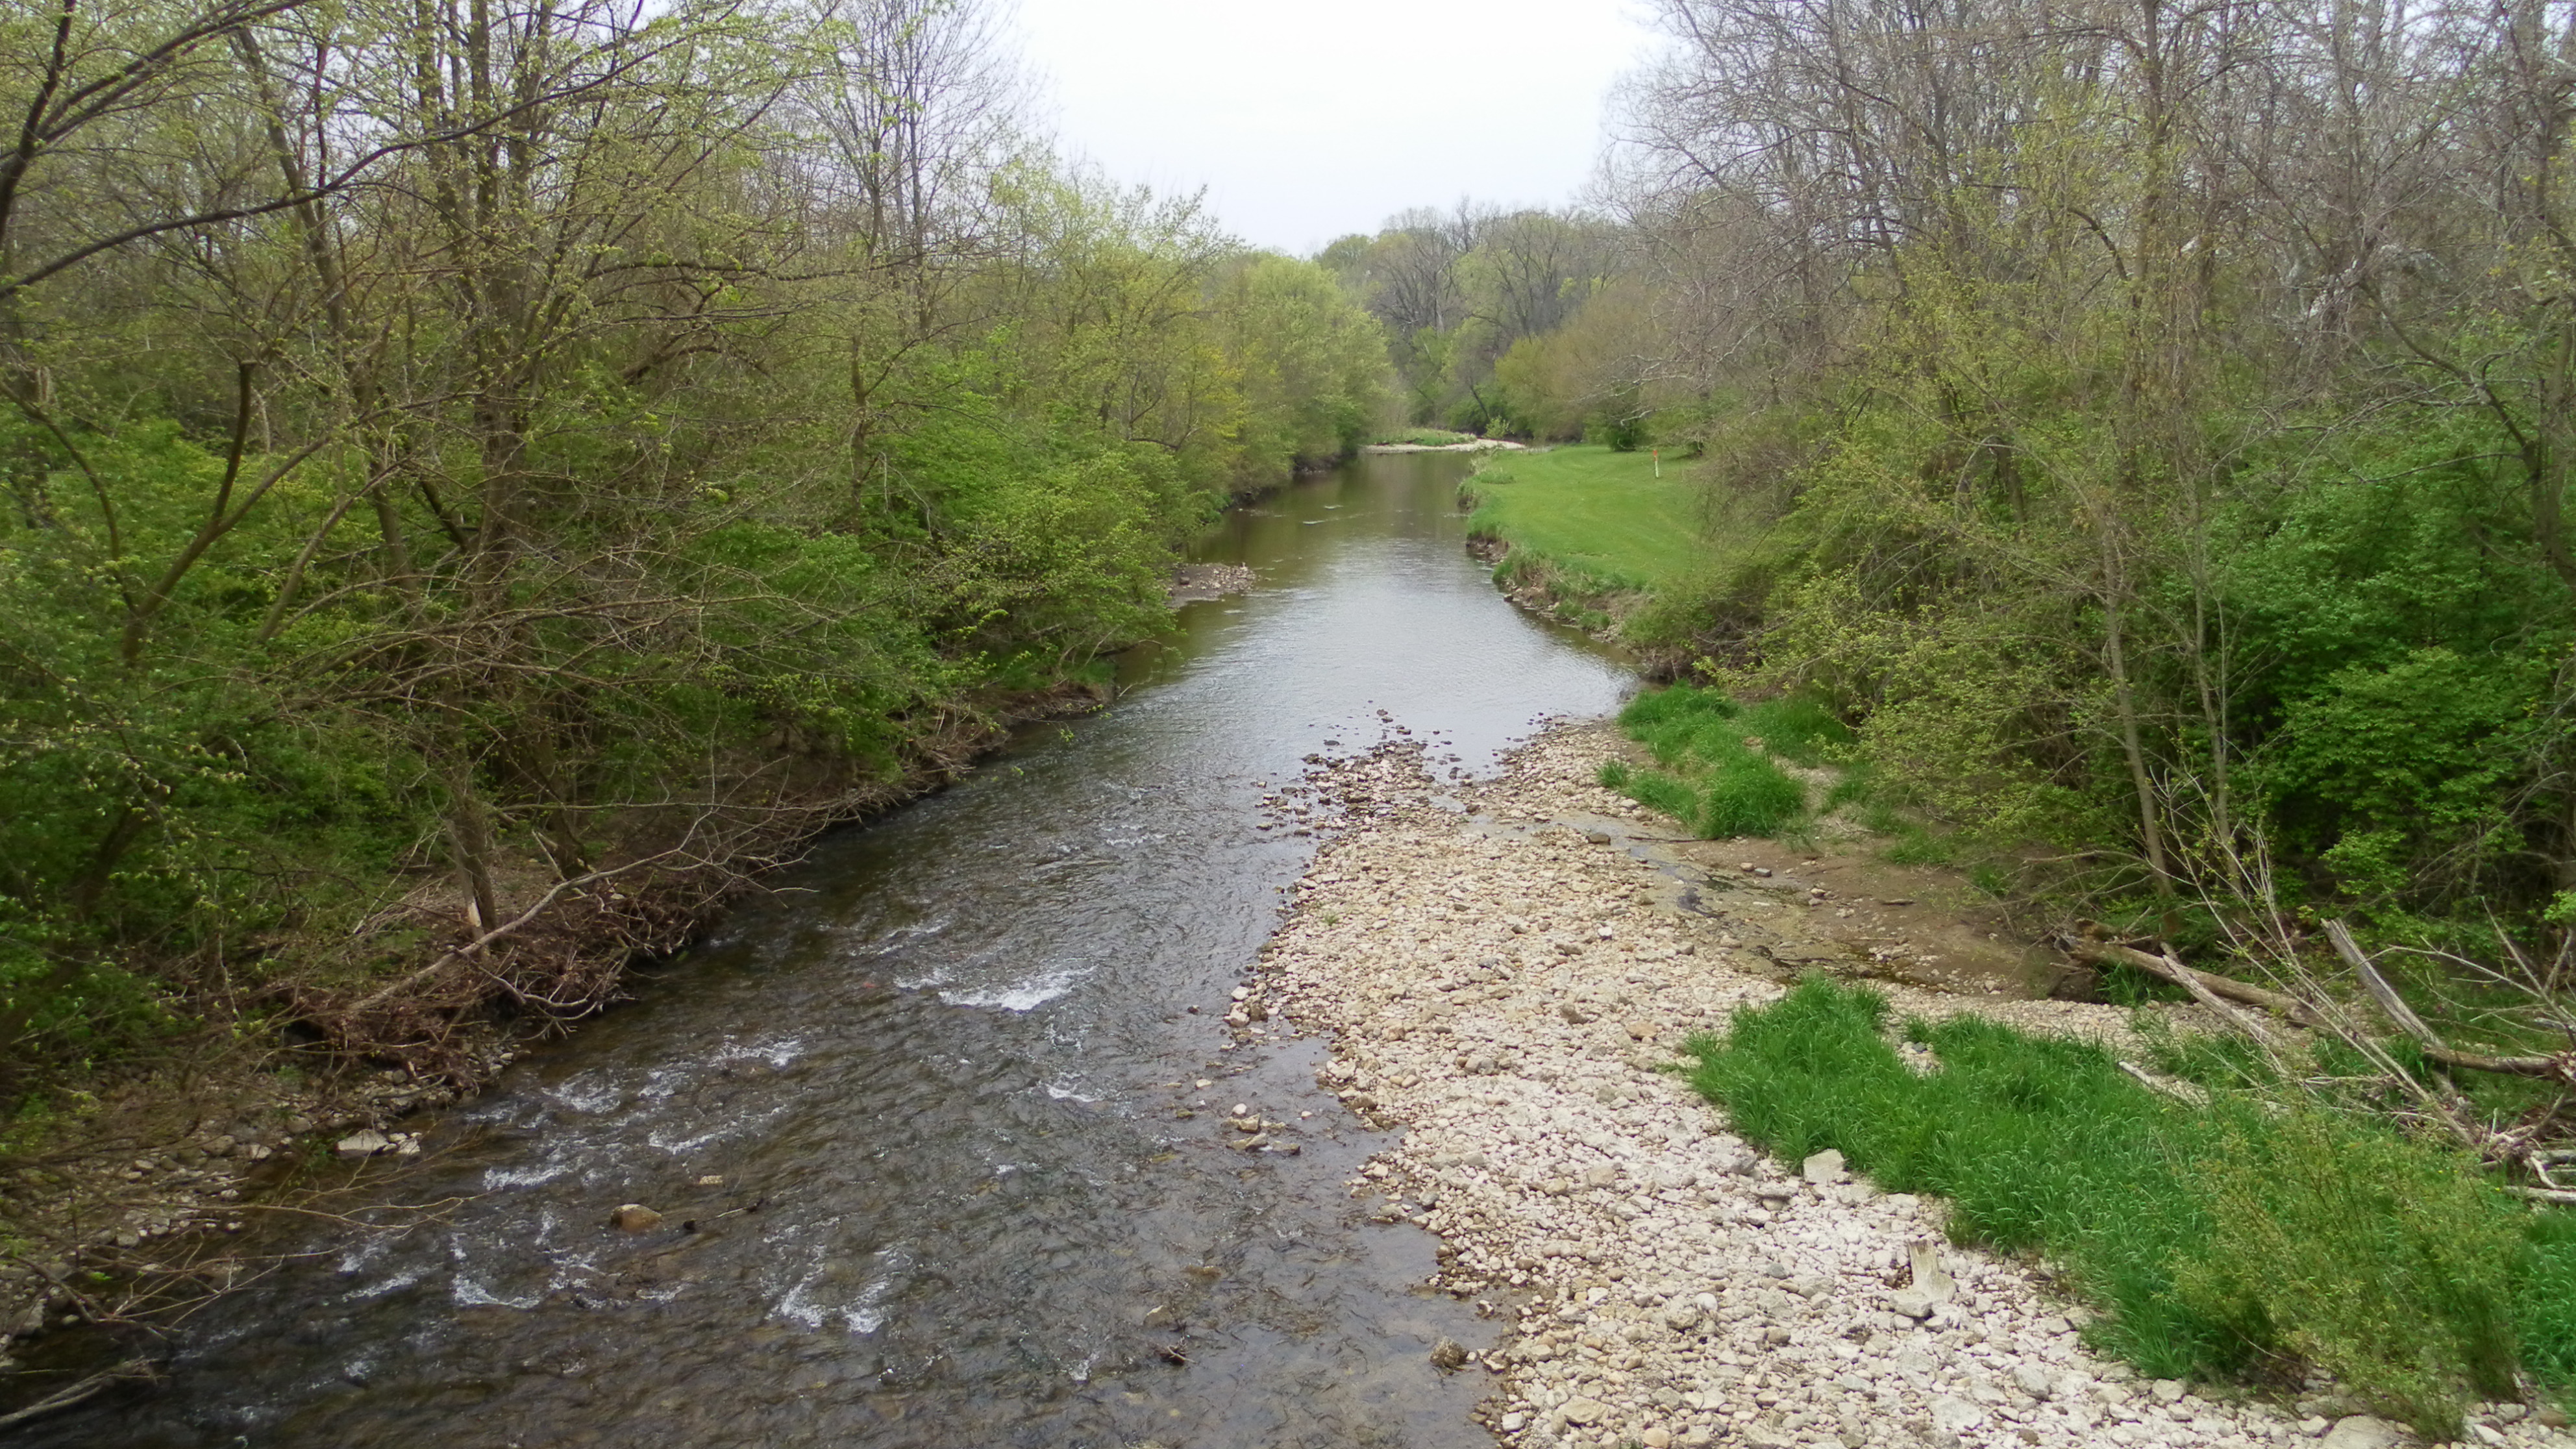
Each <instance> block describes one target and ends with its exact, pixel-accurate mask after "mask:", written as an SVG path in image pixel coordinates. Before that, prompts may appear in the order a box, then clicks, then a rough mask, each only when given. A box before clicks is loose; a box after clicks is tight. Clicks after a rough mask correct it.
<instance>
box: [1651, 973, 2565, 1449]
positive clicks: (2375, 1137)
mask: <svg viewBox="0 0 2576 1449" xmlns="http://www.w3.org/2000/svg"><path fill="white" fill-rule="evenodd" d="M1886 1016H1887V1004H1886V1001H1885V998H1883V997H1881V996H1879V995H1878V994H1877V993H1875V992H1872V991H1869V990H1867V989H1864V988H1846V987H1842V986H1838V985H1835V984H1834V983H1832V982H1830V981H1825V980H1822V979H1812V978H1811V979H1810V980H1808V981H1806V982H1804V983H1802V984H1800V985H1799V986H1798V987H1797V988H1796V989H1795V990H1794V991H1792V992H1791V993H1790V994H1789V995H1788V996H1786V997H1784V998H1783V999H1782V1000H1780V1001H1779V1002H1777V1003H1774V1004H1773V1005H1771V1006H1768V1007H1765V1008H1762V1009H1760V1010H1755V1011H1748V1012H1744V1013H1742V1014H1739V1015H1738V1016H1737V1018H1736V1021H1735V1025H1734V1029H1733V1031H1732V1032H1731V1033H1730V1034H1729V1035H1728V1036H1727V1037H1725V1038H1723V1039H1720V1038H1715V1037H1701V1038H1698V1039H1696V1040H1694V1041H1693V1042H1692V1043H1691V1045H1690V1051H1691V1053H1692V1055H1693V1056H1694V1057H1695V1058H1696V1059H1697V1065H1696V1067H1695V1069H1694V1070H1693V1072H1692V1074H1691V1080H1692V1083H1693V1085H1695V1086H1696V1087H1698V1089H1699V1090H1700V1091H1701V1092H1702V1093H1704V1094H1706V1095H1707V1096H1708V1097H1709V1098H1710V1099H1711V1100H1713V1101H1716V1102H1718V1103H1719V1104H1721V1105H1723V1106H1724V1107H1725V1108H1726V1109H1727V1111H1728V1113H1729V1114H1730V1115H1731V1116H1732V1118H1733V1119H1734V1123H1735V1126H1736V1128H1737V1130H1738V1131H1740V1132H1742V1133H1743V1134H1744V1135H1745V1136H1746V1137H1747V1138H1749V1139H1751V1140H1752V1141H1754V1142H1756V1143H1758V1144H1760V1145H1761V1146H1763V1147H1764V1148H1766V1149H1768V1150H1770V1151H1772V1152H1774V1153H1776V1154H1777V1155H1778V1156H1780V1157H1781V1158H1782V1159H1783V1160H1784V1161H1790V1162H1795V1161H1797V1160H1799V1159H1801V1158H1803V1157H1805V1156H1806V1155H1807V1154H1809V1153H1812V1152H1816V1151H1820V1150H1822V1149H1824V1148H1827V1147H1833V1148H1837V1149H1839V1150H1841V1151H1842V1153H1843V1154H1844V1155H1845V1157H1846V1158H1847V1159H1849V1161H1850V1163H1851V1165H1852V1167H1853V1168H1854V1169H1855V1170H1857V1171H1860V1172H1864V1173H1867V1174H1868V1175H1869V1176H1870V1177H1871V1178H1872V1179H1874V1180H1875V1181H1876V1182H1877V1183H1878V1185H1879V1186H1881V1187H1882V1188H1885V1189H1888V1190H1890V1191H1897V1192H1915V1193H1928V1194H1936V1195H1938V1196H1941V1197H1943V1198H1946V1199H1948V1200H1949V1202H1950V1204H1951V1214H1950V1219H1949V1226H1950V1234H1951V1236H1952V1237H1953V1238H1954V1239H1956V1240H1958V1241H1960V1242H1964V1243H1976V1244H1981V1245H1984V1246H1987V1247H1991V1248H1994V1249H1997V1250H2000V1251H2004V1252H2008V1253H2034V1254H2044V1255H2046V1256H2047V1257H2048V1258H2049V1259H2050V1260H2051V1261H2053V1262H2054V1263H2056V1264H2057V1265H2059V1267H2060V1268H2061V1270H2062V1271H2063V1273H2064V1275H2065V1277H2066V1278H2067V1280H2068V1281H2069V1283H2070V1285H2071V1286H2072V1287H2073V1288H2074V1289H2075V1291H2077V1292H2078V1293H2079V1294H2081V1295H2082V1296H2084V1297H2085V1298H2086V1299H2088V1300H2090V1301H2091V1302H2092V1303H2093V1304H2094V1305H2095V1306H2096V1307H2097V1308H2099V1309H2100V1310H2102V1316H2101V1317H2100V1318H2099V1319H2097V1320H2096V1321H2095V1322H2094V1324H2093V1325H2092V1326H2091V1328H2090V1329H2088V1334H2089V1336H2090V1337H2091V1339H2092V1341H2093V1343H2094V1345H2095V1347H2097V1348H2098V1349H2100V1350H2102V1351H2105V1352H2108V1353H2112V1354H2116V1355H2118V1356H2119V1357H2122V1358H2125V1359H2127V1360H2128V1361H2130V1362H2131V1363H2133V1364H2135V1365H2136V1366H2137V1367H2138V1368H2139V1369H2140V1370H2141V1371H2143V1372H2145V1373H2149V1374H2153V1375H2155V1376H2158V1377H2193V1378H2201V1379H2230V1378H2232V1379H2251V1380H2261V1379H2264V1378H2265V1377H2266V1376H2267V1375H2270V1374H2272V1373H2275V1372H2276V1371H2278V1370H2280V1369H2283V1368H2286V1367H2289V1366H2291V1365H2293V1364H2295V1363H2297V1362H2300V1361H2304V1362H2308V1363H2313V1364H2316V1365H2318V1366H2320V1367H2323V1368H2325V1369H2327V1370H2328V1371H2330V1372H2332V1373H2333V1374H2334V1375H2335V1376H2336V1377H2337V1378H2338V1379H2340V1380H2341V1381H2342V1382H2343V1383H2344V1384H2345V1385H2346V1386H2347V1387H2349V1388H2350V1389H2352V1390H2353V1391H2354V1392H2356V1393H2358V1394H2360V1395H2361V1396H2362V1397H2363V1398H2365V1399H2366V1400H2368V1401H2369V1402H2371V1403H2372V1404H2373V1406H2374V1407H2376V1408H2378V1409H2379V1410H2380V1411H2381V1412H2383V1413H2387V1414H2390V1415H2391V1416H2393V1417H2397V1418H2401V1419H2404V1420H2406V1421H2407V1422H2409V1423H2411V1424H2413V1425H2414V1426H2415V1427H2416V1428H2417V1429H2418V1430H2420V1431H2422V1432H2424V1433H2425V1434H2427V1435H2428V1436H2432V1437H2436V1438H2447V1437H2450V1436H2452V1435H2455V1434H2457V1433H2458V1432H2459V1429H2460V1424H2461V1414H2462V1411H2463V1409H2464V1407H2465V1405H2466V1404H2467V1403H2468V1402H2469V1401H2470V1400H2471V1399H2473V1398H2480V1399H2482V1398H2496V1397H2508V1396H2510V1395H2511V1393H2512V1392H2513V1370H2514V1368H2515V1366H2516V1364H2517V1362H2519V1363H2520V1364H2521V1366H2522V1367H2524V1368H2526V1369H2528V1370H2529V1371H2530V1372H2532V1373H2533V1374H2534V1375H2535V1376H2536V1377H2538V1378H2539V1379H2540V1380H2541V1381H2543V1382H2545V1383H2548V1384H2551V1385H2553V1386H2555V1387H2558V1388H2561V1389H2563V1388H2564V1387H2566V1386H2567V1385H2568V1384H2569V1383H2570V1382H2571V1379H2576V1226H2571V1224H2570V1221H2569V1219H2568V1217H2567V1216H2566V1215H2551V1216H2547V1217H2540V1216H2535V1215H2533V1214H2530V1213H2528V1212H2525V1211H2524V1210H2522V1209H2521V1208H2520V1207H2519V1206H2518V1205H2516V1204H2514V1203H2512V1202H2511V1201H2510V1200H2509V1199H2507V1198H2505V1197H2504V1196H2503V1195H2501V1194H2499V1193H2497V1192H2496V1191H2495V1190H2494V1189H2493V1188H2492V1187H2490V1186H2489V1185H2488V1184H2486V1183H2485V1182H2484V1181H2483V1180H2481V1179H2480V1177H2479V1176H2478V1175H2477V1173H2476V1172H2475V1170H2474V1165H2473V1164H2471V1163H2469V1162H2468V1161H2467V1160H2466V1159H2464V1158H2463V1157H2461V1156H2460V1155H2459V1154H2457V1153H2454V1152H2452V1151H2449V1150H2447V1149H2445V1148H2442V1147H2438V1146H2435V1145H2432V1144H2429V1143H2426V1142H2421V1141H2417V1140H2414V1139H2412V1138H2408V1137H2406V1136H2403V1135H2400V1134H2399V1133H2398V1132H2396V1131H2395V1130H2393V1129H2392V1128H2390V1127H2388V1126H2387V1125H2385V1123H2384V1122H2383V1121H2381V1120H2378V1119H2373V1118H2369V1117H2364V1116H2355V1115H2350V1114H2344V1113H2339V1112H2333V1111H2329V1110H2327V1109H2326V1108H2324V1107H2322V1106H2320V1105H2317V1104H2315V1103H2313V1102H2310V1101H2302V1100H2297V1099H2294V1100H2293V1101H2292V1103H2291V1105H2289V1106H2287V1107H2281V1106H2278V1105H2274V1106H2272V1107H2269V1108H2266V1107H2265V1106H2263V1105H2260V1104H2258V1102H2257V1101H2256V1099H2255V1098H2253V1097H2252V1096H2250V1095H2247V1094H2243V1093H2233V1092H2227V1091H2220V1092H2218V1093H2216V1094H2215V1095H2214V1096H2213V1098H2212V1103H2211V1105H2210V1106H2209V1107H2207V1108H2193V1107H2188V1106H2185V1105H2183V1104H2181V1103H2178V1102H2175V1101H2173V1100H2172V1099H2170V1098H2167V1097H2164V1096H2161V1095H2158V1094H2156V1093H2153V1092H2150V1091H2148V1090H2146V1089H2145V1088H2144V1087H2142V1086H2140V1085H2139V1084H2138V1083H2137V1082H2136V1081H2134V1080H2132V1079H2131V1078H2130V1077H2128V1076H2127V1075H2126V1074H2125V1073H2123V1072H2122V1071H2121V1070H2120V1067H2119V1064H2118V1062H2117V1061H2116V1060H2115V1059H2114V1058H2113V1057H2112V1056H2111V1054H2110V1053H2109V1052H2107V1051H2105V1050H2103V1049H2102V1048H2100V1047H2098V1046H2094V1045H2092V1044H2090V1043H2085V1042H2076V1041H2067V1040H2060V1039H2055V1038H2045V1037H2031V1036H2025V1035H2023V1034H2021V1033H2019V1032H2015V1031H2013V1030H2010V1029H2009V1028H2006V1027H2002V1026H1998V1025H1995V1024H1993V1023H1991V1022H1986V1021H1982V1020H1978V1019H1975V1018H1967V1017H1962V1018H1957V1019H1953V1020H1951V1021H1946V1022H1942V1023H1939V1024H1936V1025H1927V1024H1924V1023H1922V1022H1919V1021H1918V1022H1909V1023H1907V1025H1906V1027H1905V1034H1906V1035H1907V1036H1908V1037H1909V1038H1911V1039H1914V1040H1917V1041H1920V1042H1922V1043H1924V1044H1925V1045H1927V1046H1929V1047H1931V1048H1932V1050H1933V1052H1934V1053H1935V1054H1936V1055H1937V1057H1938V1060H1939V1063H1940V1065H1939V1067H1938V1069H1937V1070H1935V1071H1933V1072H1931V1073H1929V1074H1927V1075H1922V1076H1918V1075H1916V1074H1915V1073H1914V1072H1912V1071H1910V1070H1909V1069H1908V1068H1907V1067H1906V1066H1905V1064H1904V1063H1903V1062H1901V1061H1900V1060H1899V1059H1898V1057H1897V1054H1896V1052H1895V1050H1894V1049H1893V1048H1892V1047H1891V1046H1890V1045H1889V1044H1888V1042H1887V1040H1886V1037H1885V1035H1884V1029H1885V1026H1886ZM2192 1050H2198V1049H2197V1048H2193V1049H2192ZM2193 1065H2194V1066H2195V1067H2196V1068H2197V1070H2196V1071H2195V1073H2194V1075H2196V1076H2199V1077H2202V1078H2203V1079H2205V1080H2209V1081H2212V1082H2224V1081H2226V1080H2227V1079H2228V1078H2229V1077H2230V1076H2231V1075H2232V1074H2237V1073H2239V1072H2241V1069H2242V1066H2243V1063H2241V1062H2235V1061H2229V1060H2226V1059H2224V1058H2223V1055H2213V1056H2211V1057H2209V1058H2208V1059H2206V1060H2200V1061H2196V1062H2194V1063H2193Z"/></svg>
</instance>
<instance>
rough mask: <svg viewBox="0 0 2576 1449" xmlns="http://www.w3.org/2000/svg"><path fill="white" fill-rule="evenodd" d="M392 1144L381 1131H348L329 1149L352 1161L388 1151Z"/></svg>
mask: <svg viewBox="0 0 2576 1449" xmlns="http://www.w3.org/2000/svg"><path fill="white" fill-rule="evenodd" d="M393 1145H394V1142H393V1139H392V1138H390V1137H387V1136H386V1135H385V1134H383V1133H382V1132H377V1131H373V1130H370V1131H366V1132H352V1133H350V1134H349V1135H348V1136H346V1137H343V1138H341V1139H340V1141H339V1143H338V1144H337V1145H336V1146H334V1147H333V1148H332V1149H331V1150H332V1151H333V1152H336V1153H338V1154H339V1155H340V1156H342V1157H344V1158H348V1159H351V1160H352V1161H354V1160H356V1159H358V1158H361V1157H373V1156H375V1155H376V1154H377V1153H379V1152H385V1151H389V1150H391V1148H392V1147H393Z"/></svg>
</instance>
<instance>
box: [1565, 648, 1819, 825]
mask: <svg viewBox="0 0 2576 1449" xmlns="http://www.w3.org/2000/svg"><path fill="white" fill-rule="evenodd" d="M1619 725H1620V728H1622V729H1624V730H1626V731H1627V733H1628V736H1629V738H1631V739H1634V740H1636V741H1638V742H1639V743H1641V744H1643V745H1645V747H1646V748H1647V749H1648V750H1650V751H1652V752H1653V754H1654V757H1655V764H1656V766H1657V768H1652V769H1642V770H1641V769H1634V768H1631V767H1630V766H1628V765H1625V764H1623V763H1620V762H1618V761H1615V760H1614V761H1611V762H1610V763H1608V764H1605V765H1603V766H1602V767H1601V783H1602V784H1604V785H1606V786H1608V787H1609V788H1611V789H1613V790H1617V791H1620V792H1621V793H1623V794H1625V795H1627V796H1628V797H1629V798H1630V799H1632V800H1635V801H1637V802H1638V803H1639V804H1641V805H1645V806H1647V807H1649V808H1651V809H1656V810H1660V811H1662V812H1664V813H1665V814H1667V815H1670V816H1672V817H1673V818H1674V819H1676V820H1679V821H1681V822H1682V823H1683V824H1684V825H1685V826H1687V827H1689V829H1690V830H1691V831H1693V832H1694V833H1696V834H1698V835H1700V836H1702V837H1704V838H1706V839H1710V840H1716V839H1721V838H1724V837H1727V836H1735V835H1777V834H1780V833H1781V832H1783V831H1785V830H1789V829H1791V828H1793V827H1795V826H1796V825H1797V824H1798V823H1800V822H1801V821H1803V820H1804V819H1805V818H1806V817H1807V813H1808V806H1807V788H1806V786H1805V785H1804V784H1802V783H1800V782H1799V781H1798V780H1797V779H1795V778H1794V777H1792V776H1791V775H1790V774H1788V772H1786V771H1785V770H1783V769H1781V768H1780V765H1779V763H1778V762H1779V761H1780V760H1783V759H1785V760H1788V761H1789V762H1791V763H1793V764H1798V765H1808V766H1815V765H1822V764H1824V763H1826V762H1827V760H1828V759H1830V758H1831V757H1832V754H1833V752H1835V751H1836V750H1838V749H1839V748H1841V747H1842V746H1845V745H1848V744H1849V743H1850V741H1851V731H1850V730H1849V729H1847V728H1845V727H1844V725H1843V723H1842V721H1841V720H1839V719H1837V718H1835V717H1834V715H1833V712H1832V711H1831V710H1829V709H1827V708H1826V707H1825V706H1823V705H1821V704H1818V703H1816V702H1815V701H1812V700H1806V699H1797V698H1789V699H1775V700H1765V701H1763V702H1761V703H1758V704H1750V705H1739V704H1737V703H1736V702H1735V701H1734V700H1732V699H1729V698H1728V697H1727V696H1726V695H1724V694H1722V693H1719V692H1718V691H1716V690H1711V689H1696V688H1693V687H1691V686H1689V685H1675V686H1673V687H1672V688H1670V689H1662V690H1657V691H1655V692H1653V693H1651V694H1641V695H1639V696H1638V697H1637V698H1636V699H1635V700H1633V701H1631V702H1630V703H1629V705H1628V707H1627V708H1626V709H1624V710H1622V711H1620V713H1619ZM1828 808H1830V805H1829V807H1828Z"/></svg>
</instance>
